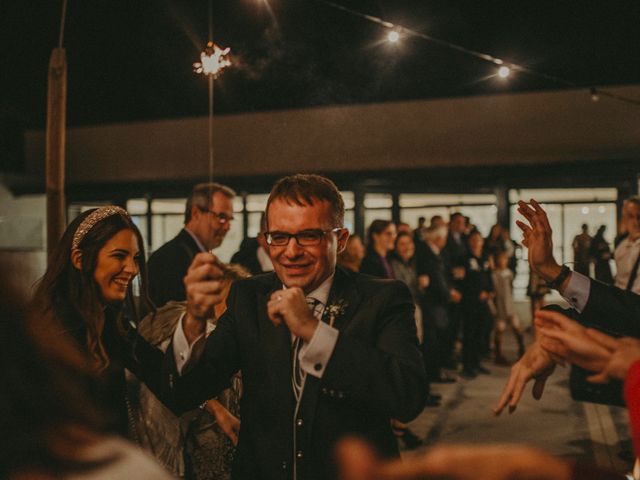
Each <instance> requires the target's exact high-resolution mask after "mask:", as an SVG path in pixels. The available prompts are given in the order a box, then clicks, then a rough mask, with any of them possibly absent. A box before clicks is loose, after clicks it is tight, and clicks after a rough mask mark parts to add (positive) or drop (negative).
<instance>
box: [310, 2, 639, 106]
mask: <svg viewBox="0 0 640 480" xmlns="http://www.w3.org/2000/svg"><path fill="white" fill-rule="evenodd" d="M314 1H315V2H317V3H322V4H324V5H326V6H328V7H331V8H334V9H336V10H341V11H343V12H345V13H348V14H349V15H353V16H356V17H360V18H362V19H364V20H367V21H369V22H372V23H376V24H378V25H380V26H381V27H383V28H387V29H390V30H393V31H395V32H398V33H403V34H405V35H408V36H413V37H417V38H421V39H423V40H426V41H428V42H431V43H433V44H436V45H439V46H441V47H444V48H448V49H450V50H455V51H457V52H460V53H463V54H465V55H468V56H472V57H475V58H478V59H480V60H484V61H485V62H489V63H492V64H494V65H497V66H500V67H503V66H504V67H508V68H509V69H511V70H513V71H515V72H523V73H525V74H527V75H530V76H533V77H538V78H541V79H544V80H547V81H549V82H552V83H555V84H558V85H562V86H565V87H570V88H585V87H581V86H580V85H578V84H577V83H575V82H572V81H570V80H566V79H564V78H561V77H557V76H555V75H550V74H548V73H545V72H541V71H538V70H534V69H532V68H529V67H525V66H524V65H519V64H517V63H512V62H508V61H505V60H502V59H500V58H498V57H494V56H493V55H490V54H488V53H483V52H478V51H477V50H472V49H470V48H466V47H463V46H462V45H458V44H455V43H452V42H449V41H447V40H442V39H440V38H436V37H432V36H431V35H427V34H426V33H423V32H418V31H416V30H412V29H410V28H407V27H403V26H402V25H397V24H394V23H392V22H389V21H386V20H384V19H382V18H380V17H376V16H373V15H369V14H366V13H362V12H359V11H357V10H354V9H352V8H349V7H345V6H344V5H340V4H338V3H335V2H332V1H331V0H314ZM587 89H588V90H589V92H590V93H591V96H592V98H594V99H596V98H597V96H598V95H600V96H603V97H608V98H612V99H615V100H618V101H621V102H625V103H629V104H632V105H638V106H640V100H638V99H635V98H630V97H626V96H624V95H619V94H617V93H613V92H610V91H607V90H602V89H600V88H596V87H587Z"/></svg>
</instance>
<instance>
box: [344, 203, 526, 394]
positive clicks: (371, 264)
mask: <svg viewBox="0 0 640 480" xmlns="http://www.w3.org/2000/svg"><path fill="white" fill-rule="evenodd" d="M517 247H518V245H517V244H516V243H515V242H514V241H513V240H511V238H510V236H509V231H508V230H507V229H505V228H504V227H502V226H501V225H494V226H493V227H492V228H491V230H490V233H489V235H488V236H487V237H486V238H484V237H483V236H482V234H481V233H480V232H479V231H478V229H477V228H476V227H475V226H474V225H473V224H472V223H470V219H469V218H467V217H465V216H463V215H462V214H461V213H453V214H452V215H451V218H450V219H449V221H448V222H447V221H445V219H443V218H442V217H441V216H439V215H436V216H434V217H432V218H431V220H430V223H429V224H428V225H427V224H426V222H425V218H423V217H421V218H420V219H419V225H418V228H416V229H415V230H413V231H412V230H411V228H410V227H409V225H407V224H403V223H400V224H398V225H396V224H394V223H393V222H391V221H389V220H374V221H373V222H372V223H371V224H370V225H369V227H368V229H367V241H366V247H365V245H363V242H362V240H361V239H360V238H359V237H358V236H351V237H350V238H349V241H348V244H347V248H346V250H345V251H344V252H342V253H341V254H340V256H339V257H338V264H340V265H343V266H344V267H345V268H349V269H351V270H353V271H359V272H361V273H365V274H368V275H372V276H375V277H379V278H387V279H397V280H400V281H402V282H404V283H405V284H406V285H407V286H408V287H409V290H410V291H411V294H412V296H413V299H414V303H415V312H416V313H415V321H416V330H417V335H418V339H419V341H420V343H421V345H422V353H423V358H424V362H425V368H426V371H427V376H428V378H429V381H430V382H436V383H438V382H439V383H449V382H453V381H455V377H453V376H451V374H450V372H451V371H454V372H455V371H457V369H458V364H459V363H461V366H462V368H461V371H460V375H461V376H463V377H464V378H469V379H471V378H475V377H476V376H477V375H478V374H479V373H484V374H486V373H489V370H488V369H487V368H486V367H485V366H484V365H483V364H482V362H481V361H482V360H483V359H493V360H494V361H495V363H496V364H498V365H509V364H510V362H509V361H508V359H507V358H506V357H505V355H504V351H503V348H502V337H503V334H504V332H505V330H506V329H507V328H510V329H511V330H512V331H513V333H514V335H515V337H516V340H517V343H518V356H521V355H522V354H523V353H524V341H523V335H522V330H521V326H520V322H519V319H518V315H517V314H516V311H515V308H514V302H513V279H514V276H515V265H516V257H515V252H516V248H517ZM460 339H461V343H462V348H461V352H457V351H456V346H457V344H458V341H459V340H460ZM457 353H460V355H458V354H457ZM458 357H459V358H458ZM427 404H428V405H434V406H435V405H437V404H438V398H437V396H435V395H432V396H431V397H429V398H428V401H427Z"/></svg>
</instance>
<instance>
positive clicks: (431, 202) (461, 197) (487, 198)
mask: <svg viewBox="0 0 640 480" xmlns="http://www.w3.org/2000/svg"><path fill="white" fill-rule="evenodd" d="M496 201H497V199H496V196H495V195H494V194H439V193H438V194H436V193H403V194H401V195H400V207H409V208H411V207H433V206H437V205H442V206H449V205H481V204H490V205H493V204H495V203H496Z"/></svg>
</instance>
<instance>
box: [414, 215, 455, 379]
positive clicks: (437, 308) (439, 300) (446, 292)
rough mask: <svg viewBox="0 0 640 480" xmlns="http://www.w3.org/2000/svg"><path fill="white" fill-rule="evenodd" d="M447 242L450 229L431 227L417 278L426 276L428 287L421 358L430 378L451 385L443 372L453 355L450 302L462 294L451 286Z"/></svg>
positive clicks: (421, 253) (423, 306)
mask: <svg viewBox="0 0 640 480" xmlns="http://www.w3.org/2000/svg"><path fill="white" fill-rule="evenodd" d="M446 241H447V227H446V226H441V227H436V226H430V227H429V228H427V229H426V233H425V241H424V242H423V244H424V247H423V248H422V249H421V250H420V255H419V256H418V262H417V268H418V275H427V276H428V277H429V285H428V286H427V288H426V289H425V291H424V294H423V295H422V299H421V300H422V321H423V324H424V332H425V335H424V338H425V342H424V343H423V351H422V355H423V357H424V360H425V367H426V370H427V376H428V377H429V380H430V381H432V382H441V383H450V382H453V381H455V379H454V378H452V377H449V376H447V375H446V374H445V373H444V372H443V368H444V367H445V363H446V361H447V360H448V359H449V356H450V352H449V351H448V350H447V346H448V345H449V344H450V341H449V340H448V337H447V335H448V332H449V312H448V309H449V303H457V302H460V300H461V295H460V292H458V291H457V290H455V289H454V288H453V287H452V286H451V283H450V280H449V278H450V277H449V275H448V272H447V268H446V266H445V264H444V260H443V259H442V249H443V248H444V246H445V244H446Z"/></svg>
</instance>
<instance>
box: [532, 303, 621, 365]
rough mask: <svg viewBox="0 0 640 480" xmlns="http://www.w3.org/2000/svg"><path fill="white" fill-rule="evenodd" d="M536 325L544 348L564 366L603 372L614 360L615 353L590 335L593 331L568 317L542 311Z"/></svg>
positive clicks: (537, 313)
mask: <svg viewBox="0 0 640 480" xmlns="http://www.w3.org/2000/svg"><path fill="white" fill-rule="evenodd" d="M535 324H536V326H537V327H538V333H539V334H540V337H539V342H540V345H541V346H542V348H544V349H545V350H546V351H547V352H549V353H550V354H551V355H554V356H556V357H558V358H560V359H562V361H563V362H568V363H571V364H574V365H577V366H579V367H582V368H584V369H586V370H591V371H594V372H600V371H602V369H603V368H604V367H605V365H606V364H607V363H608V362H609V360H610V357H611V350H609V349H608V348H606V347H603V346H602V345H601V344H600V343H598V342H597V341H595V340H594V339H593V337H592V336H590V335H589V334H588V333H587V332H588V330H589V329H587V328H585V327H584V326H582V325H580V324H579V323H578V322H576V321H574V320H571V319H570V318H569V317H567V316H566V315H563V314H561V313H559V312H554V311H549V310H539V311H538V312H536V318H535ZM603 335H604V334H603ZM605 336H606V335H605ZM608 338H611V339H612V340H615V339H613V338H612V337H608Z"/></svg>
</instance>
